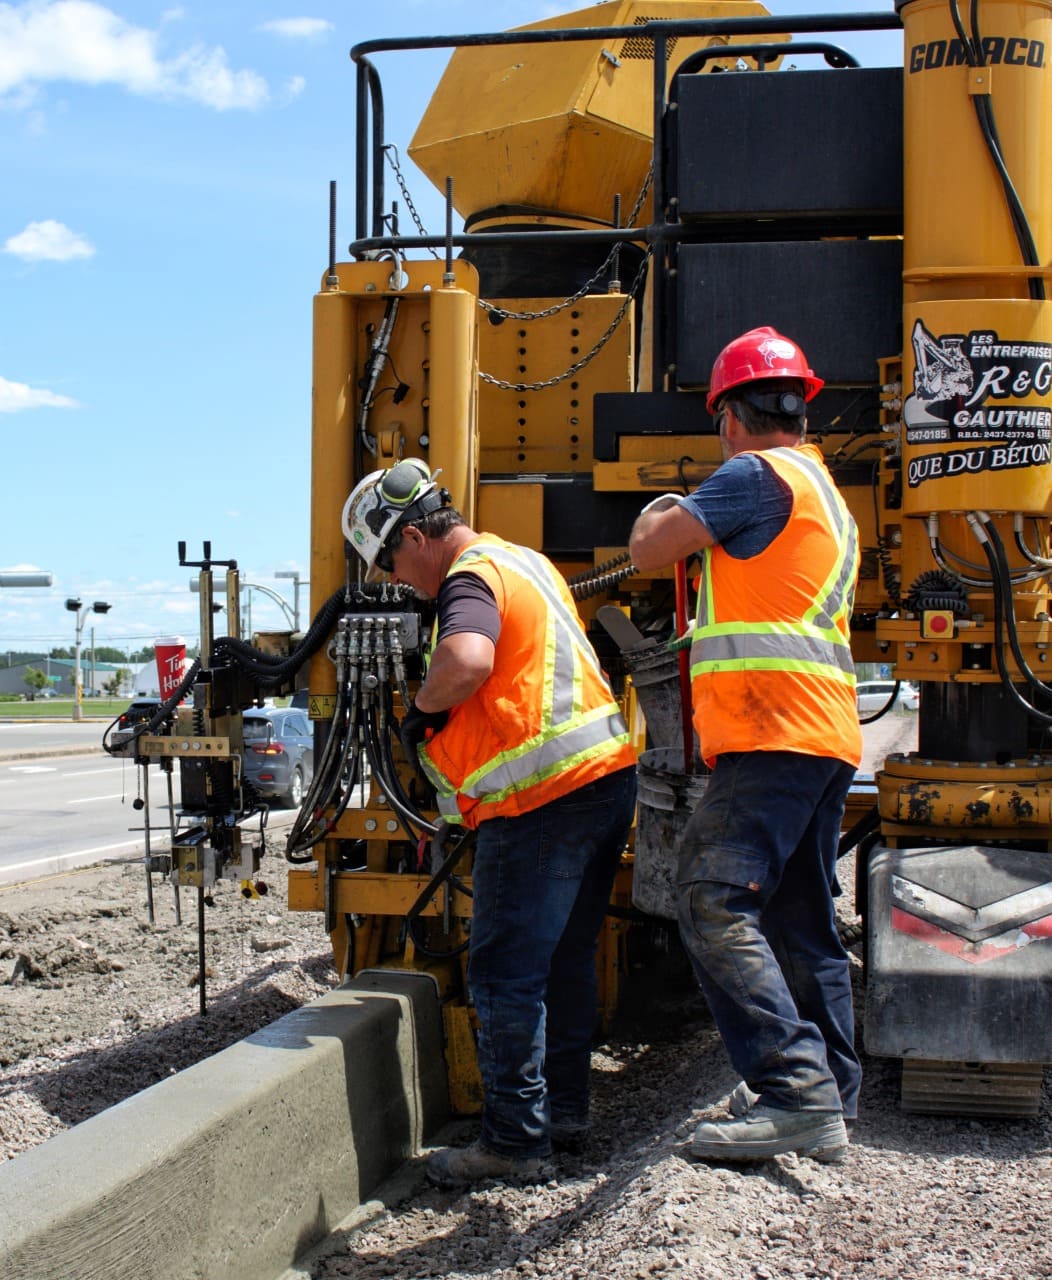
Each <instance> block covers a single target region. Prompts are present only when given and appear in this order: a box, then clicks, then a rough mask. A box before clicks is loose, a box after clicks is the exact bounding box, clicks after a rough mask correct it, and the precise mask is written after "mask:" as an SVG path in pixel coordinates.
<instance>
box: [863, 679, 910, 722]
mask: <svg viewBox="0 0 1052 1280" xmlns="http://www.w3.org/2000/svg"><path fill="white" fill-rule="evenodd" d="M901 683H902V681H901V680H896V681H895V687H894V689H892V691H891V696H890V697H889V698H888V700H887V702H885V703H884V705H883V706H882V707H881V708H880V710H879V711H874V712H873V714H872V715H871V716H865V717H863V716H859V718H858V722H859V724H872V723H873V722H874V721H875V720H880V719H882V718H883V717H884V716H886V715H887V714H888V712H889V711H890V710H891V708H892V707H893V706H894V705H895V699H896V698H897V697H898V696H899V685H900V684H901Z"/></svg>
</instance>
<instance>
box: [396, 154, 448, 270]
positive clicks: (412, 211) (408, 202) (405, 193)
mask: <svg viewBox="0 0 1052 1280" xmlns="http://www.w3.org/2000/svg"><path fill="white" fill-rule="evenodd" d="M383 153H384V157H385V159H386V160H387V163H388V164H389V165H390V166H391V169H392V170H393V172H394V176H395V181H396V182H397V183H398V188H399V190H400V191H401V193H402V199H403V200H404V201H405V207H406V208H407V209H408V210H409V216H410V217H411V218H412V219H413V222H414V224H415V225H416V229H417V231H419V232H420V234H421V235H422V236H426V235H427V234H428V230H427V227H425V226H424V224H423V222H422V221H421V218H420V214H419V213H417V211H416V205H415V204H413V197H412V196H411V195H410V194H409V188H408V186H407V185H406V181H405V177H404V175H403V174H402V170H401V167H400V166H399V164H398V148H397V147H396V146H395V144H394V143H393V142H388V143H387V144H386V145H385V146H384V148H383ZM427 251H428V253H429V254H430V255H431V256H432V258H438V257H440V256H441V255H440V254H439V252H438V250H437V249H436V248H435V247H434V245H429V246H428V250H427Z"/></svg>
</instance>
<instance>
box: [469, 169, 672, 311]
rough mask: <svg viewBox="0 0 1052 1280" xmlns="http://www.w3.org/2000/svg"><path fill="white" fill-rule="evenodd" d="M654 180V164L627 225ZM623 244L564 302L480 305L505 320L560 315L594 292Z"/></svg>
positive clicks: (641, 205) (630, 224)
mask: <svg viewBox="0 0 1052 1280" xmlns="http://www.w3.org/2000/svg"><path fill="white" fill-rule="evenodd" d="M653 181H654V169H653V166H651V168H650V169H648V170H647V176H646V177H645V178H644V179H643V185H642V186H641V187H640V189H639V195H638V196H636V202H635V204H634V205H633V206H632V212H631V213H630V214H629V215H628V222H627V224H626V225H627V226H629V227H630V226H632V225H633V224H634V223H635V220H636V215H637V214H638V213H639V211H640V209H641V208H642V207H643V201H644V200H645V199H646V198H647V192H648V191H649V190H650V184H651V183H652V182H653ZM623 244H624V241H618V243H617V244H614V245H611V246H610V252H609V253H608V254H607V255H606V257H605V258H604V259H603V261H602V263H601V264H600V266H599V268H598V270H597V271H596V272H595V274H594V275H592V276H591V277H590V278H589V279H588V280H586V281H585V283H584V284H583V285H582V286H581V287H580V289H578V290H577V292H576V293H572V294H571V295H570V296H569V297H568V298H564V299H563V301H562V302H556V303H555V304H554V305H553V306H550V307H545V309H544V310H543V311H505V310H504V308H503V307H495V306H494V305H493V303H491V302H484V301H483V299H482V298H479V306H480V307H481V308H482V309H483V311H489V312H491V313H492V314H493V315H495V316H500V317H501V318H502V319H504V320H546V319H547V318H548V317H549V316H554V315H558V314H559V312H560V311H565V310H566V308H567V307H572V306H573V305H574V303H575V302H580V300H581V299H582V298H583V297H584V296H585V294H588V293H591V292H592V289H593V286H594V285H597V284H598V283H599V281H600V279H601V278H602V277H603V276H604V275H605V274H606V272H607V270H608V269H609V267H610V264H611V263H612V262H613V260H614V257H615V256H616V255H617V253H618V252H619V251H620V249H621V247H622V245H623Z"/></svg>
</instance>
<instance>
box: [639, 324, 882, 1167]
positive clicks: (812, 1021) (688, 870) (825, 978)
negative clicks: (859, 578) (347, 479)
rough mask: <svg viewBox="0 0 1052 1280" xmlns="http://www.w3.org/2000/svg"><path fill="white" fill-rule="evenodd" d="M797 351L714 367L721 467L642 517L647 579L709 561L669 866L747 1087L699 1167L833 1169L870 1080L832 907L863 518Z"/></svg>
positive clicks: (746, 348) (697, 1148)
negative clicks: (679, 841)
mask: <svg viewBox="0 0 1052 1280" xmlns="http://www.w3.org/2000/svg"><path fill="white" fill-rule="evenodd" d="M822 385H823V384H822V380H821V379H820V378H817V377H816V376H815V374H814V373H813V371H812V370H811V369H810V368H809V367H808V364H807V360H806V359H805V357H804V354H803V352H802V351H801V350H800V348H799V347H797V346H796V344H795V343H793V342H791V341H789V339H787V338H785V337H783V336H782V335H781V334H779V333H777V332H775V330H773V329H770V328H761V329H753V330H751V331H750V332H748V333H746V334H743V335H742V336H741V337H739V338H736V339H735V340H734V341H733V342H731V343H729V344H728V345H727V346H726V347H725V348H724V349H723V351H721V352H720V354H719V356H718V357H717V358H716V362H715V364H714V366H713V370H712V378H711V382H710V390H709V394H708V400H707V407H708V409H709V412H710V413H713V414H714V415H715V421H716V424H717V428H718V430H719V434H720V443H721V445H722V448H723V455H724V459H725V461H724V464H723V465H722V466H721V467H720V468H719V470H718V471H716V472H715V473H714V474H713V475H712V476H710V477H709V478H708V479H707V480H705V481H704V482H703V483H702V484H701V485H700V486H699V487H698V488H697V489H696V490H695V491H694V492H693V493H692V494H690V496H689V497H684V498H680V497H678V496H676V495H672V494H668V495H665V496H663V497H661V498H658V499H656V500H655V501H654V502H652V503H650V504H649V505H648V506H647V507H645V508H644V509H643V511H642V513H641V514H640V515H639V517H638V519H637V520H636V522H635V526H634V528H633V530H632V535H631V540H630V543H629V547H630V550H631V553H632V560H633V562H634V563H635V564H636V566H637V567H638V568H639V569H640V570H641V571H642V572H644V573H646V572H650V571H653V570H655V569H659V568H663V567H665V566H667V565H672V564H674V563H675V562H677V561H679V560H682V559H685V558H686V557H688V556H691V555H693V554H694V553H695V552H701V553H702V555H701V562H702V572H701V579H700V585H699V595H698V613H697V621H696V624H695V628H694V636H693V644H692V646H691V654H690V667H691V681H692V698H693V706H694V724H695V727H696V729H697V733H698V741H699V743H700V747H701V754H702V757H703V758H704V760H705V762H706V764H708V765H710V766H711V767H712V776H711V778H710V779H709V782H708V785H707V787H706V789H705V794H704V797H703V799H702V801H701V803H700V804H699V806H698V808H697V810H696V812H695V813H694V814H693V815H692V816H691V818H690V819H689V821H688V823H687V826H686V829H685V832H684V838H683V845H682V848H681V850H680V856H679V896H678V914H679V926H680V933H681V935H682V938H683V942H684V945H685V946H686V948H687V950H688V952H689V954H690V957H691V961H692V964H693V966H694V970H695V972H696V974H697V976H698V979H699V982H700V984H701V987H702V989H703V991H704V993H705V996H706V999H707V1000H708V1003H709V1006H710V1008H711V1010H712V1014H713V1017H714V1019H715V1021H716V1025H717V1026H718V1027H719V1030H720V1034H721V1036H722V1037H723V1042H724V1045H725V1047H726V1049H727V1053H728V1056H729V1057H730V1059H731V1062H732V1064H733V1065H734V1067H735V1068H736V1070H737V1071H738V1072H739V1073H740V1074H741V1076H742V1083H741V1084H740V1085H739V1086H738V1087H737V1088H736V1089H735V1091H734V1093H732V1095H731V1112H732V1117H733V1118H731V1119H727V1120H717V1121H713V1122H709V1121H706V1122H703V1123H701V1124H699V1125H698V1127H697V1129H696V1131H695V1133H694V1138H693V1141H692V1144H691V1151H692V1153H693V1154H694V1155H695V1156H697V1157H698V1158H699V1159H718V1160H759V1159H765V1158H767V1157H768V1156H772V1155H777V1154H779V1153H781V1152H787V1151H796V1152H800V1153H801V1154H804V1155H809V1156H813V1157H814V1158H815V1159H819V1160H825V1161H837V1160H840V1159H841V1158H842V1157H843V1155H844V1152H845V1151H846V1147H847V1132H846V1128H845V1123H844V1122H845V1120H847V1121H852V1120H853V1119H854V1117H855V1114H856V1110H857V1105H858V1090H859V1083H860V1079H861V1069H860V1066H859V1061H858V1056H857V1054H856V1052H855V1047H854V1014H853V1009H852V1002H851V980H850V974H849V963H848V958H847V954H846V953H845V951H844V948H843V946H842V945H841V942H840V938H839V935H838V932H837V924H836V915H835V912H834V907H833V896H834V893H836V892H838V890H837V887H836V855H837V843H838V839H839V833H840V827H841V822H842V818H843V814H844V802H845V800H846V797H847V792H848V787H849V786H850V784H851V780H852V777H853V775H854V771H855V768H856V767H857V765H858V763H859V761H860V759H861V754H862V738H861V730H860V728H859V722H858V715H857V712H856V709H855V676H854V668H853V666H852V661H851V650H850V645H849V620H850V617H851V608H852V600H853V596H854V585H855V577H856V574H857V571H858V539H857V531H856V528H855V524H854V521H853V520H852V518H851V515H850V513H849V512H848V510H847V507H846V506H845V505H844V502H843V500H842V499H841V497H840V494H839V493H838V491H837V488H836V485H835V484H834V483H833V479H832V477H831V476H830V474H829V472H828V471H827V470H826V467H825V463H824V461H823V459H822V454H821V452H820V450H819V449H817V448H816V447H815V446H813V445H809V444H805V442H804V437H805V432H806V428H807V419H806V402H807V401H809V400H811V399H812V398H813V397H814V396H815V395H817V394H818V392H819V391H820V390H821V388H822Z"/></svg>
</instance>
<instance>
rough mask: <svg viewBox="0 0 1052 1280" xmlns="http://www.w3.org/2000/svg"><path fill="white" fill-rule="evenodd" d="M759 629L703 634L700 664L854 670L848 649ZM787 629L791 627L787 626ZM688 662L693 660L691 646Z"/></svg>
mask: <svg viewBox="0 0 1052 1280" xmlns="http://www.w3.org/2000/svg"><path fill="white" fill-rule="evenodd" d="M759 625H760V626H762V627H763V628H764V630H763V631H747V632H741V631H737V630H735V631H733V632H728V633H727V634H726V635H718V634H717V635H714V634H713V632H712V631H711V630H710V631H708V632H706V633H705V638H704V646H705V656H704V658H703V659H701V661H702V662H703V663H704V664H705V665H706V666H708V665H711V664H712V663H717V662H739V661H742V660H744V661H746V662H748V663H750V665H752V664H756V665H759V664H760V663H764V664H765V665H766V666H767V667H768V668H770V665H771V663H772V662H784V663H786V664H789V663H818V664H819V665H821V666H825V667H838V668H839V669H840V670H841V671H843V672H845V673H847V674H850V673H851V672H853V671H854V669H855V668H854V664H853V662H852V660H851V649H850V647H849V646H847V645H843V644H837V643H835V642H833V641H830V640H828V639H827V638H826V637H825V636H820V635H814V634H807V635H801V634H800V633H799V632H798V631H795V630H793V631H774V630H771V629H769V628H771V627H773V625H775V624H770V623H761V624H759ZM781 625H785V624H781ZM789 626H792V624H791V623H790V624H789ZM691 658H692V660H693V659H694V653H693V646H692V652H691Z"/></svg>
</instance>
